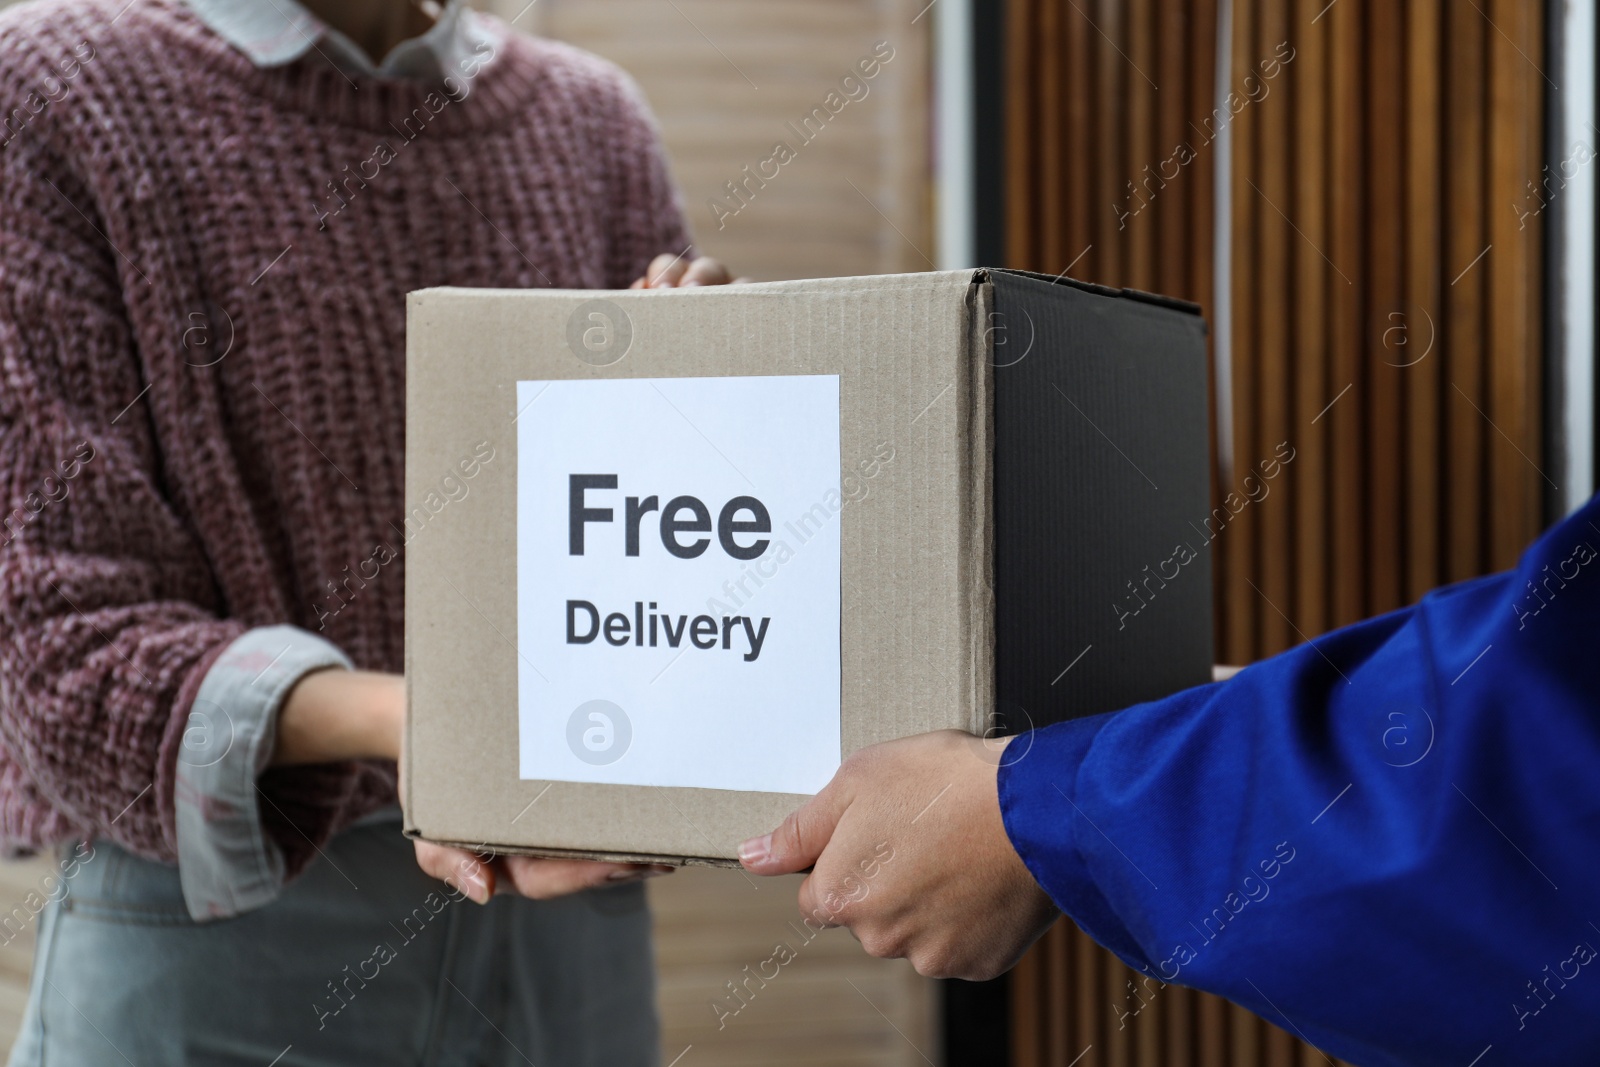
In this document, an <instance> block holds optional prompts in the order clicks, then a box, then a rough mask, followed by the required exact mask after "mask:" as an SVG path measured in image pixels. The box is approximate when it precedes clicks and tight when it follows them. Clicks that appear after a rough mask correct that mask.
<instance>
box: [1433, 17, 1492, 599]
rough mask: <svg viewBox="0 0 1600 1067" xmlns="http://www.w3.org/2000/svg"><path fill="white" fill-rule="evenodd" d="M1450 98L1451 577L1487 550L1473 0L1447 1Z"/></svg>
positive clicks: (1481, 26)
mask: <svg viewBox="0 0 1600 1067" xmlns="http://www.w3.org/2000/svg"><path fill="white" fill-rule="evenodd" d="M1445 26H1446V33H1447V47H1448V50H1449V51H1448V55H1447V57H1446V66H1447V70H1446V87H1447V91H1446V94H1445V98H1446V99H1447V100H1449V101H1450V106H1449V108H1448V111H1447V114H1446V118H1445V132H1446V141H1445V144H1446V158H1447V159H1448V160H1449V166H1448V167H1447V170H1446V173H1447V175H1448V179H1447V185H1446V191H1445V203H1446V214H1445V220H1446V228H1445V234H1446V237H1445V256H1444V262H1445V272H1446V273H1447V274H1448V275H1449V276H1450V279H1451V281H1450V283H1449V289H1448V290H1447V291H1446V301H1447V306H1448V323H1447V326H1446V331H1447V332H1446V338H1445V339H1446V342H1447V344H1448V346H1449V372H1448V374H1447V375H1446V377H1447V380H1448V383H1449V386H1450V389H1449V391H1448V392H1445V393H1444V394H1443V401H1444V409H1445V424H1446V426H1447V428H1448V442H1449V453H1450V458H1449V461H1448V467H1447V480H1446V490H1445V494H1446V495H1445V498H1446V501H1447V504H1448V514H1449V517H1450V521H1449V524H1448V526H1447V527H1446V531H1447V536H1446V547H1447V552H1446V562H1447V566H1448V574H1447V577H1448V578H1449V579H1450V580H1451V581H1458V580H1460V579H1462V578H1468V577H1471V576H1472V575H1474V574H1479V573H1481V572H1482V570H1483V568H1484V566H1485V565H1486V563H1487V560H1488V556H1487V553H1486V552H1485V551H1484V545H1485V542H1486V540H1487V538H1486V536H1485V533H1486V530H1485V525H1486V518H1487V510H1486V508H1485V507H1484V503H1483V485H1482V479H1483V470H1484V435H1485V433H1486V432H1488V427H1486V426H1485V425H1484V422H1483V417H1482V415H1480V414H1479V411H1480V410H1481V409H1482V408H1483V407H1484V404H1485V402H1486V401H1485V398H1484V395H1483V391H1484V390H1483V360H1484V348H1483V338H1484V329H1485V326H1486V323H1485V316H1484V303H1485V299H1484V298H1485V295H1486V293H1487V286H1486V284H1485V279H1486V278H1487V277H1488V271H1487V270H1486V269H1485V268H1484V266H1483V257H1485V256H1487V255H1488V254H1489V252H1490V251H1491V250H1490V248H1489V247H1488V241H1487V239H1486V237H1485V232H1486V226H1485V216H1486V214H1487V210H1488V209H1487V199H1486V196H1485V193H1486V189H1485V183H1484V174H1485V170H1486V169H1487V160H1486V158H1485V154H1484V152H1485V142H1486V130H1485V123H1484V119H1483V112H1484V109H1485V106H1486V98H1485V93H1484V63H1485V59H1486V43H1487V42H1486V38H1487V37H1488V34H1489V32H1490V31H1489V28H1488V25H1487V23H1486V22H1485V21H1484V19H1483V16H1482V14H1481V13H1480V12H1479V11H1478V10H1476V9H1475V8H1473V7H1472V6H1471V5H1464V4H1456V3H1452V4H1450V5H1448V7H1447V8H1446V20H1445Z"/></svg>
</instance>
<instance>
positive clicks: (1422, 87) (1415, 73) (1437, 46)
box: [1383, 0, 1444, 601]
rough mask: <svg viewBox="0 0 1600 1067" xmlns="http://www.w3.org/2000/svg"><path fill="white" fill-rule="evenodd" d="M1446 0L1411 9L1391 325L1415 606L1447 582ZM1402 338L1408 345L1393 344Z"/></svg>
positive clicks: (1389, 347) (1418, 0)
mask: <svg viewBox="0 0 1600 1067" xmlns="http://www.w3.org/2000/svg"><path fill="white" fill-rule="evenodd" d="M1439 9H1440V0H1411V2H1410V3H1408V4H1407V5H1406V29H1405V32H1406V97H1405V99H1406V123H1405V128H1406V137H1405V151H1406V247H1405V257H1406V300H1405V305H1404V307H1403V308H1402V309H1401V314H1402V316H1403V319H1402V322H1401V323H1400V324H1399V325H1400V327H1401V328H1402V332H1400V333H1398V334H1397V333H1392V332H1388V328H1386V332H1385V341H1386V343H1385V344H1384V346H1383V348H1384V350H1385V352H1386V353H1387V356H1386V358H1388V359H1390V360H1391V361H1393V362H1395V363H1398V364H1400V365H1401V367H1402V368H1403V374H1404V376H1405V377H1404V383H1405V411H1406V439H1405V454H1406V461H1407V462H1406V481H1405V503H1406V514H1405V520H1406V521H1405V526H1406V555H1405V575H1406V580H1405V597H1406V599H1407V600H1408V601H1414V600H1416V599H1417V598H1418V597H1420V596H1421V595H1422V594H1423V593H1425V592H1427V591H1428V590H1429V589H1431V588H1433V587H1434V586H1435V585H1437V584H1439V583H1440V582H1441V581H1442V580H1443V578H1444V568H1443V566H1442V562H1443V561H1442V559H1441V551H1442V545H1441V539H1440V532H1441V529H1442V527H1443V525H1444V524H1443V523H1442V522H1441V517H1442V516H1441V512H1440V508H1441V506H1442V503H1443V494H1442V493H1441V491H1440V490H1441V484H1442V481H1443V479H1441V477H1440V474H1441V471H1442V467H1441V464H1442V461H1443V457H1442V456H1441V455H1440V438H1441V430H1440V426H1439V400H1440V396H1439V389H1440V385H1441V381H1440V374H1439V368H1440V365H1441V364H1442V363H1443V361H1444V351H1443V349H1442V348H1441V347H1440V336H1439V331H1440V330H1441V328H1442V327H1443V325H1444V315H1443V310H1444V309H1443V307H1442V305H1441V294H1440V289H1441V286H1442V278H1441V275H1442V274H1443V269H1442V264H1441V259H1440V254H1439V253H1440V239H1441V234H1440V222H1439V220H1440V214H1441V194H1442V192H1443V187H1442V183H1441V178H1440V173H1439V162H1440V146H1441V144H1442V143H1443V119H1442V114H1441V110H1440V91H1441V85H1442V80H1443V71H1444V68H1443V54H1442V42H1441V36H1440V34H1441V22H1440V20H1441V14H1440V10H1439ZM1396 341H1403V343H1399V344H1397V343H1393V342H1396Z"/></svg>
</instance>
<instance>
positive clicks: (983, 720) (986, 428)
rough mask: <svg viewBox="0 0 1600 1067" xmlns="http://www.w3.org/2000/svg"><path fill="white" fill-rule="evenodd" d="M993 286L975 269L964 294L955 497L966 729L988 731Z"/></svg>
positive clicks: (992, 702) (991, 700) (991, 689)
mask: <svg viewBox="0 0 1600 1067" xmlns="http://www.w3.org/2000/svg"><path fill="white" fill-rule="evenodd" d="M993 308H994V287H993V286H992V285H990V284H989V282H988V276H987V274H986V273H985V272H983V271H978V272H977V273H976V274H975V275H974V277H973V282H972V287H971V288H970V289H968V290H967V371H968V379H967V383H968V384H967V405H968V409H967V421H968V434H967V441H968V450H967V460H966V469H965V470H964V471H963V472H962V475H963V478H964V481H965V484H964V485H963V486H962V487H961V493H962V496H963V497H964V499H965V500H966V507H967V530H966V536H967V545H966V551H964V552H963V553H962V558H963V559H964V560H965V561H966V565H967V567H968V568H969V571H968V573H967V574H965V575H963V585H964V587H965V588H966V590H967V598H968V600H967V604H966V605H965V608H966V616H967V618H968V620H970V622H969V638H968V639H969V641H970V642H971V645H970V648H971V654H970V663H971V681H970V685H971V689H970V690H969V691H968V695H967V708H968V718H967V731H968V732H969V733H972V734H977V735H978V736H980V737H981V736H984V735H985V734H987V733H988V731H989V728H990V725H991V723H992V720H993V711H994V709H995V706H996V695H995V657H994V639H995V600H994V492H993V483H994V479H993V475H994V398H993V394H992V389H993V384H994V360H993V359H992V358H991V356H990V349H989V345H990V343H991V340H992V337H993V333H992V331H991V330H990V328H989V326H990V322H991V314H992V311H993Z"/></svg>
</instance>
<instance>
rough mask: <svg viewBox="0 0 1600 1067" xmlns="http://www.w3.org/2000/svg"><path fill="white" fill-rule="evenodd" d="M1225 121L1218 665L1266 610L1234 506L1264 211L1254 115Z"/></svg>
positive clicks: (1250, 648)
mask: <svg viewBox="0 0 1600 1067" xmlns="http://www.w3.org/2000/svg"><path fill="white" fill-rule="evenodd" d="M1255 7H1256V5H1255V4H1252V3H1246V2H1244V0H1238V2H1236V3H1235V4H1234V8H1233V19H1234V25H1233V71H1232V76H1231V77H1230V79H1229V84H1230V85H1232V86H1233V91H1234V93H1237V94H1239V95H1238V97H1237V98H1238V99H1246V100H1247V99H1248V98H1247V97H1245V95H1244V94H1245V92H1246V89H1245V87H1244V85H1243V83H1244V79H1245V77H1246V76H1247V75H1248V74H1249V73H1250V68H1251V64H1252V63H1253V62H1254V56H1253V53H1254V49H1255V14H1256V12H1255ZM1230 110H1231V107H1230ZM1230 123H1231V131H1232V137H1233V157H1234V159H1235V160H1237V161H1240V162H1243V163H1246V164H1247V165H1244V166H1235V167H1234V169H1233V189H1232V195H1233V202H1234V213H1233V218H1232V219H1231V220H1225V221H1220V220H1219V225H1231V226H1232V229H1233V284H1234V299H1233V312H1234V314H1233V344H1232V351H1231V353H1230V356H1231V359H1232V363H1233V410H1234V433H1233V470H1232V471H1231V472H1227V471H1225V472H1224V474H1223V483H1222V486H1221V489H1222V492H1223V494H1224V495H1223V499H1222V501H1221V503H1222V505H1223V510H1222V512H1221V513H1220V514H1221V515H1223V516H1227V515H1228V514H1229V512H1231V511H1235V510H1237V511H1238V512H1239V514H1238V515H1237V517H1234V518H1230V519H1228V520H1227V523H1226V525H1225V526H1223V528H1222V529H1221V530H1220V531H1219V532H1218V533H1217V543H1218V544H1219V545H1220V546H1221V552H1222V555H1223V556H1224V557H1225V558H1226V559H1227V561H1228V572H1227V573H1228V584H1227V585H1226V586H1221V587H1219V590H1218V594H1219V595H1220V596H1221V597H1222V598H1223V603H1222V618H1223V621H1224V627H1225V628H1224V631H1223V633H1222V635H1221V637H1222V640H1221V641H1220V642H1219V643H1220V644H1221V646H1222V648H1221V650H1220V651H1221V654H1222V656H1223V660H1224V662H1227V663H1243V662H1245V661H1246V660H1247V659H1249V658H1250V657H1251V656H1253V655H1254V654H1255V649H1256V647H1257V645H1258V643H1259V640H1260V633H1261V630H1260V627H1259V625H1258V622H1257V620H1258V619H1259V618H1260V617H1261V613H1262V612H1263V610H1270V609H1267V608H1266V605H1264V604H1263V603H1262V602H1261V594H1260V593H1259V592H1257V589H1259V587H1260V583H1259V581H1257V580H1256V578H1257V577H1258V576H1257V574H1256V567H1255V559H1254V557H1255V553H1256V530H1257V527H1258V525H1259V523H1258V520H1259V515H1258V514H1257V513H1256V512H1253V511H1252V510H1251V509H1250V508H1249V507H1247V506H1245V505H1244V504H1243V503H1239V504H1235V503H1234V501H1243V500H1244V497H1243V493H1242V491H1241V489H1240V481H1241V477H1242V475H1243V473H1244V471H1245V470H1246V469H1248V467H1249V465H1250V464H1251V463H1253V462H1254V458H1253V457H1254V454H1255V451H1256V430H1257V427H1258V423H1257V421H1256V420H1255V419H1254V418H1251V417H1249V416H1250V415H1253V413H1254V412H1255V410H1256V405H1257V403H1258V399H1257V394H1256V385H1257V380H1256V376H1257V360H1256V356H1257V353H1258V352H1259V348H1258V346H1257V343H1256V330H1255V326H1256V318H1255V315H1254V308H1255V299H1254V298H1253V297H1250V298H1247V299H1243V300H1241V299H1240V294H1253V293H1254V292H1255V289H1256V285H1257V281H1258V279H1259V278H1260V276H1261V275H1260V262H1259V260H1258V258H1257V249H1256V227H1257V224H1258V221H1259V220H1260V219H1261V217H1262V212H1263V211H1264V210H1270V209H1269V208H1267V207H1266V205H1264V204H1263V203H1262V202H1261V193H1260V191H1259V187H1258V186H1257V184H1256V183H1255V182H1254V180H1253V179H1252V174H1253V173H1254V170H1253V167H1252V166H1251V165H1249V164H1251V163H1253V161H1254V160H1255V158H1256V152H1255V142H1256V137H1257V130H1258V128H1259V125H1260V113H1259V111H1258V110H1257V109H1256V108H1254V107H1252V106H1250V105H1249V104H1243V105H1241V106H1240V110H1239V113H1238V114H1237V115H1235V116H1234V117H1233V118H1232V119H1231V120H1230ZM1241 309H1242V313H1241ZM1241 416H1244V417H1241Z"/></svg>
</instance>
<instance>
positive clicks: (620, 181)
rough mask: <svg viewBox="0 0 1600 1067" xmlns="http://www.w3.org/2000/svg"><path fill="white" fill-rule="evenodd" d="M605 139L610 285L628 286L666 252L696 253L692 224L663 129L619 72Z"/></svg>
mask: <svg viewBox="0 0 1600 1067" xmlns="http://www.w3.org/2000/svg"><path fill="white" fill-rule="evenodd" d="M615 78H616V84H615V90H614V93H615V95H614V97H613V99H612V100H611V101H610V104H611V106H610V107H608V108H607V109H606V118H605V129H604V130H602V131H601V143H602V144H603V145H604V146H605V151H607V152H608V153H609V154H610V157H611V158H610V160H609V168H608V169H609V185H610V205H609V207H610V218H609V223H608V229H609V235H608V236H609V240H608V242H607V246H608V252H607V257H606V285H607V286H608V287H609V288H613V289H625V288H627V287H628V286H629V285H630V284H632V282H633V281H634V279H636V278H639V277H642V276H643V275H644V272H645V268H646V267H648V266H649V265H650V261H651V260H652V259H654V258H655V257H656V256H658V255H660V254H661V253H663V252H667V253H670V254H671V255H674V256H676V255H680V254H681V255H682V256H683V258H684V259H685V260H688V259H690V258H692V257H693V255H694V247H693V245H692V244H691V242H690V237H689V225H688V223H687V221H686V220H685V219H684V217H683V206H682V204H681V203H680V202H679V198H678V189H677V186H676V185H674V184H673V181H672V174H671V172H670V170H669V169H668V166H667V154H666V149H665V148H664V147H663V146H662V144H661V131H660V129H659V127H658V126H657V124H656V120H655V116H654V115H653V114H651V112H650V105H649V104H648V103H646V102H645V98H644V93H643V92H642V91H641V90H640V89H639V86H638V85H637V84H636V83H635V82H634V81H633V79H632V78H630V77H628V76H627V75H626V74H623V73H622V72H621V71H617V72H615Z"/></svg>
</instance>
